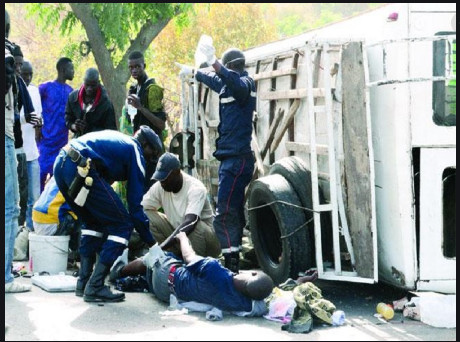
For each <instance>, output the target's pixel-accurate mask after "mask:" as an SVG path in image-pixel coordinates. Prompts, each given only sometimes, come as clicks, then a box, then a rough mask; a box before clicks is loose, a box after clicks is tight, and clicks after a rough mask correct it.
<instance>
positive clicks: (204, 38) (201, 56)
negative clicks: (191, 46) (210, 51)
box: [195, 34, 212, 68]
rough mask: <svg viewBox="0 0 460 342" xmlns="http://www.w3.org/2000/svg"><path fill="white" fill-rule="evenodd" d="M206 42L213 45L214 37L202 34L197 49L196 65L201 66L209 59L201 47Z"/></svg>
mask: <svg viewBox="0 0 460 342" xmlns="http://www.w3.org/2000/svg"><path fill="white" fill-rule="evenodd" d="M204 44H207V45H212V37H211V36H208V35H207V34H202V35H201V37H200V40H199V41H198V45H197V47H196V50H195V67H196V68H199V67H200V65H201V64H203V63H204V62H206V61H207V57H206V56H205V55H204V54H203V53H202V52H201V49H200V47H201V46H202V45H204Z"/></svg>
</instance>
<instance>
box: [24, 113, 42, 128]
mask: <svg viewBox="0 0 460 342" xmlns="http://www.w3.org/2000/svg"><path fill="white" fill-rule="evenodd" d="M25 118H26V122H27V123H30V124H31V125H32V126H34V127H35V126H40V124H41V120H40V118H39V117H38V115H37V113H35V112H32V113H29V114H25Z"/></svg>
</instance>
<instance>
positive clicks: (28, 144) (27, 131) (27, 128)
mask: <svg viewBox="0 0 460 342" xmlns="http://www.w3.org/2000/svg"><path fill="white" fill-rule="evenodd" d="M27 90H28V91H29V95H30V98H31V99H32V104H33V105H34V109H35V113H36V114H37V116H38V117H40V118H41V117H42V101H41V98H40V93H39V91H38V88H37V87H36V86H34V85H33V84H29V86H28V87H27ZM20 115H21V130H22V140H23V147H24V152H25V153H26V159H27V161H32V160H35V159H37V158H38V156H39V153H38V148H37V142H36V141H35V128H34V127H33V126H32V125H31V124H29V123H27V122H26V118H25V115H24V106H23V107H22V108H21V113H20Z"/></svg>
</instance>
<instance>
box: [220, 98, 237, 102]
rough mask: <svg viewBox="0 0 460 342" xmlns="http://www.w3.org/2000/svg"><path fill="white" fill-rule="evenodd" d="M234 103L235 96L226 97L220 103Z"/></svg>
mask: <svg viewBox="0 0 460 342" xmlns="http://www.w3.org/2000/svg"><path fill="white" fill-rule="evenodd" d="M233 101H235V98H234V97H233V96H230V97H224V98H222V99H220V103H230V102H233Z"/></svg>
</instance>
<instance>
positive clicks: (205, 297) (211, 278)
mask: <svg viewBox="0 0 460 342" xmlns="http://www.w3.org/2000/svg"><path fill="white" fill-rule="evenodd" d="M174 290H175V292H176V295H177V298H179V299H181V300H183V301H186V302H189V301H195V302H199V303H205V304H210V305H212V306H214V307H216V308H218V309H220V310H223V311H251V310H252V300H251V299H250V298H248V297H246V296H244V295H243V294H241V293H240V292H238V291H237V290H236V289H235V286H234V285H233V273H232V272H231V271H229V270H228V269H226V268H224V267H222V266H221V264H220V263H219V262H218V261H217V260H216V259H213V258H203V259H200V260H198V261H197V262H194V263H192V264H189V265H186V266H183V267H180V268H178V269H177V270H176V271H175V272H174Z"/></svg>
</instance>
